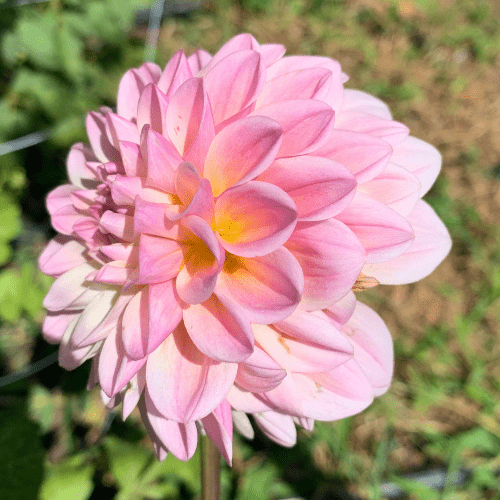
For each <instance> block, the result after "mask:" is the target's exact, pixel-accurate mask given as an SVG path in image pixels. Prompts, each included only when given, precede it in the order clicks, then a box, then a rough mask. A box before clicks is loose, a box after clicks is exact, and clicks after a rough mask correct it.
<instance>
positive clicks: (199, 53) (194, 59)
mask: <svg viewBox="0 0 500 500" xmlns="http://www.w3.org/2000/svg"><path fill="white" fill-rule="evenodd" d="M211 59H212V54H210V53H209V52H207V51H206V50H203V49H197V50H195V51H194V52H193V53H192V54H191V55H190V56H189V57H188V58H187V60H188V64H189V67H190V68H191V73H192V74H193V76H197V75H198V73H199V72H200V71H201V70H202V69H203V68H204V67H205V66H206V65H207V64H208V63H209V62H210V60H211Z"/></svg>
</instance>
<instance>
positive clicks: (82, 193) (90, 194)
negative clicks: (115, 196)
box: [70, 189, 99, 212]
mask: <svg viewBox="0 0 500 500" xmlns="http://www.w3.org/2000/svg"><path fill="white" fill-rule="evenodd" d="M98 196H99V192H98V191H97V189H77V190H76V191H73V192H72V193H71V194H70V198H71V201H72V202H73V206H74V207H75V208H76V209H77V210H81V211H82V212H87V211H88V209H89V207H90V206H91V205H93V204H94V203H95V202H96V199H97V197H98Z"/></svg>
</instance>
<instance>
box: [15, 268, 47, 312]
mask: <svg viewBox="0 0 500 500" xmlns="http://www.w3.org/2000/svg"><path fill="white" fill-rule="evenodd" d="M35 273H36V274H38V270H37V269H35V267H34V265H33V264H32V263H26V264H24V265H23V266H22V267H21V291H22V293H21V295H22V305H23V308H24V310H25V311H26V312H27V313H28V314H29V315H30V317H31V318H32V319H33V320H36V319H37V317H38V316H39V314H40V312H41V311H42V302H43V298H44V297H45V293H46V291H45V290H43V289H41V288H40V287H39V286H36V285H35V284H34V283H35V282H36V280H35Z"/></svg>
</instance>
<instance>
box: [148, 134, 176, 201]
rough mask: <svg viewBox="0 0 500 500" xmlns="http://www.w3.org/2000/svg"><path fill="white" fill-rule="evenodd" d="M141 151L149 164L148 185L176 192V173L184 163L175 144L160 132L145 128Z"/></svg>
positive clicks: (168, 191)
mask: <svg viewBox="0 0 500 500" xmlns="http://www.w3.org/2000/svg"><path fill="white" fill-rule="evenodd" d="M141 151H142V155H143V157H144V159H145V161H146V164H147V170H148V175H147V183H148V185H150V186H151V187H157V188H160V189H163V190H164V191H166V192H167V193H173V192H174V172H175V170H176V169H177V167H178V166H179V164H180V163H181V162H182V157H181V156H180V155H179V153H178V152H177V150H176V149H175V147H174V146H173V144H172V143H171V142H170V141H168V140H167V139H165V138H164V137H163V136H162V135H160V134H159V133H158V132H155V131H154V130H152V129H151V128H149V127H148V126H145V127H144V129H143V133H142V138H141Z"/></svg>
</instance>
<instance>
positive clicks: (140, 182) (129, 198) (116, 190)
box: [111, 174, 171, 206]
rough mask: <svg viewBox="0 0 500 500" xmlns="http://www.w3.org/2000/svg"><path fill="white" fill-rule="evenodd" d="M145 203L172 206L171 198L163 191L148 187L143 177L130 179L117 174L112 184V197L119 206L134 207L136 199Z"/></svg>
mask: <svg viewBox="0 0 500 500" xmlns="http://www.w3.org/2000/svg"><path fill="white" fill-rule="evenodd" d="M137 196H140V197H141V198H142V199H143V200H145V201H152V202H154V203H164V204H170V202H171V196H170V195H168V194H167V193H165V192H163V191H159V190H157V189H153V188H148V187H146V182H145V179H143V178H142V177H128V176H125V175H119V174H117V175H116V177H115V180H114V181H113V182H112V183H111V197H112V198H113V201H114V202H115V203H116V204H117V205H125V206H134V205H135V200H136V197H137Z"/></svg>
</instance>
